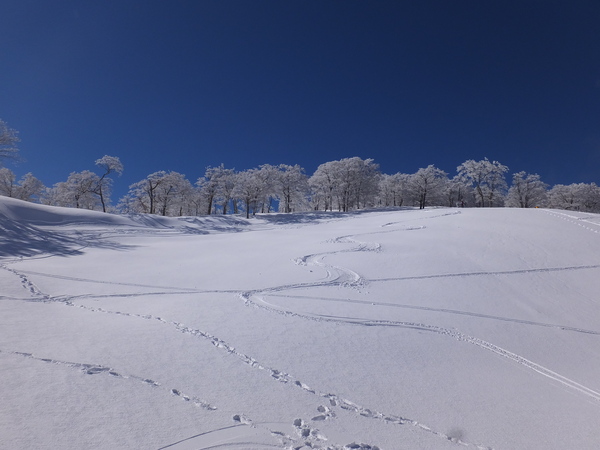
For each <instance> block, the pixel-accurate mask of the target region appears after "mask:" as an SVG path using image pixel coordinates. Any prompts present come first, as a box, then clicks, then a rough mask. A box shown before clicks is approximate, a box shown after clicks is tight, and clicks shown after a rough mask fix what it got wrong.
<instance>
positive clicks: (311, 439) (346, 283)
mask: <svg viewBox="0 0 600 450" xmlns="http://www.w3.org/2000/svg"><path fill="white" fill-rule="evenodd" d="M544 211H545V212H546V213H548V214H552V215H554V216H557V217H559V218H562V219H564V220H569V221H571V222H573V223H574V224H577V225H579V226H582V227H584V228H586V229H588V230H590V231H592V232H594V233H598V232H600V224H597V223H594V222H590V221H587V220H586V219H585V218H580V217H576V216H571V215H569V214H566V213H558V212H555V211H547V210H544ZM460 213H461V212H460V211H453V212H450V213H442V214H436V215H432V216H430V217H426V218H420V219H410V220H411V221H413V220H425V219H434V218H437V217H443V216H447V215H453V214H460ZM407 221H408V220H407ZM405 222H406V221H397V222H390V223H386V224H384V225H382V227H392V226H396V227H397V226H401V224H402V223H405ZM589 225H593V226H594V227H597V228H591V227H590V226H589ZM422 229H425V226H414V227H405V228H401V229H397V228H394V229H391V230H385V231H383V230H382V231H378V232H368V233H360V234H354V235H346V236H339V237H336V238H334V239H332V240H330V241H329V242H332V243H340V244H351V245H354V247H351V248H349V249H345V250H340V251H332V252H323V253H317V254H311V255H305V256H301V257H299V258H297V259H296V260H295V261H294V262H295V263H296V264H299V265H307V266H308V265H313V266H319V267H322V268H324V269H325V270H326V274H327V275H326V278H325V279H324V280H323V281H318V282H314V283H298V284H290V285H282V286H276V287H270V288H266V289H260V290H252V291H247V292H242V293H240V292H239V291H237V290H236V291H231V290H211V291H207V290H197V289H191V288H183V287H165V286H150V285H142V284H134V283H119V282H108V281H97V280H88V279H81V278H74V277H66V276H59V275H50V274H44V273H40V272H32V271H22V272H20V271H17V270H15V269H13V268H11V267H8V264H12V263H15V262H18V261H20V260H15V261H10V262H7V263H4V264H0V269H3V270H6V271H8V272H10V273H12V274H13V275H15V276H17V277H19V279H20V282H21V285H22V287H23V288H24V289H26V290H27V291H28V293H29V295H30V298H29V299H14V300H29V301H38V302H61V303H63V304H65V305H67V306H72V307H79V308H82V309H85V310H88V311H91V312H97V313H104V314H115V315H122V316H128V317H131V318H137V319H143V320H155V321H159V322H161V323H163V324H165V325H170V326H172V327H174V329H176V330H177V331H179V332H181V333H185V334H188V335H192V336H195V337H198V338H200V339H202V340H205V341H208V342H210V343H211V344H212V345H213V346H215V347H216V348H218V349H220V350H222V351H225V352H226V353H227V354H229V355H231V356H234V357H236V358H238V359H239V360H241V361H242V362H243V363H245V364H247V365H249V366H251V367H253V368H256V369H258V370H261V371H264V372H266V373H268V374H269V376H270V377H271V378H272V379H273V380H275V381H278V382H281V383H286V384H289V385H290V386H293V387H296V388H298V389H301V390H302V391H304V392H306V393H308V394H310V395H314V396H317V397H320V398H322V399H323V400H324V403H325V404H324V405H320V406H319V407H318V408H317V414H316V415H315V416H314V417H312V418H311V419H310V420H309V421H308V422H307V421H304V420H302V419H296V420H295V421H294V424H293V425H294V428H295V430H296V436H290V435H288V434H286V433H284V432H280V431H276V430H271V429H269V431H270V433H271V434H272V435H273V436H276V437H278V439H280V443H281V445H283V446H284V448H288V447H289V446H290V445H294V444H297V443H299V442H302V443H305V442H306V443H308V444H310V446H311V447H312V448H327V449H332V450H337V449H350V448H353V449H372V450H376V449H377V447H376V446H370V445H368V444H356V443H352V444H347V445H345V446H336V445H333V446H332V445H331V444H325V443H324V442H325V441H326V437H325V436H323V435H322V434H320V432H319V430H318V429H317V428H314V427H312V426H310V424H312V423H313V422H314V423H319V422H321V421H325V420H332V419H335V417H336V408H339V409H342V410H346V411H349V412H352V413H355V414H357V415H359V416H361V417H365V418H370V419H376V420H381V421H384V422H385V423H391V424H397V425H412V426H414V427H417V428H419V429H421V430H423V431H425V432H428V433H431V434H433V435H436V436H438V437H440V438H442V439H445V440H449V441H451V442H455V443H457V444H461V445H463V446H467V447H474V448H477V449H480V450H492V448H491V447H487V446H484V445H481V444H477V443H468V442H463V441H461V440H459V439H457V438H455V437H452V436H449V435H447V434H445V433H441V432H439V431H435V430H433V429H431V428H430V427H428V426H427V425H425V424H421V423H419V422H417V421H415V420H412V419H408V418H405V417H402V416H398V415H390V414H385V413H382V412H379V411H376V410H373V409H370V408H366V407H363V406H360V405H357V404H356V403H354V402H352V401H350V400H348V399H345V398H343V397H341V396H338V395H336V394H333V393H326V392H320V391H318V390H316V389H313V388H311V387H310V386H308V385H306V384H305V383H303V382H301V381H300V380H297V379H296V378H295V377H294V376H292V375H291V374H288V373H285V372H283V371H280V370H277V369H275V368H271V367H268V366H267V365H264V364H262V363H260V362H259V361H257V360H256V359H254V358H252V357H251V356H249V355H246V354H244V353H242V352H240V351H238V350H236V349H235V347H233V346H232V345H230V344H228V343H227V342H225V341H223V340H221V339H219V338H218V337H216V336H213V335H211V334H209V333H207V332H204V331H202V330H198V329H194V328H191V327H188V326H186V325H184V324H182V323H180V322H167V321H165V320H164V319H162V318H160V317H155V316H152V315H143V314H133V313H125V312H120V311H109V310H105V309H102V308H92V307H87V306H84V305H76V304H75V303H73V301H74V300H76V299H78V298H106V297H132V296H140V295H173V294H187V295H189V294H193V293H234V292H235V293H237V294H239V295H240V297H241V298H242V299H243V300H244V302H245V304H246V305H250V306H254V307H257V308H260V309H263V310H265V311H267V312H270V313H274V314H279V315H285V316H292V317H297V318H300V319H303V320H311V321H319V322H324V323H340V324H348V325H353V326H387V327H401V328H408V329H415V330H421V331H429V332H432V333H436V334H440V335H445V336H448V337H450V338H453V339H455V340H457V341H461V342H466V343H469V344H473V345H476V346H478V347H479V348H482V349H484V350H488V351H491V352H493V353H495V354H498V355H500V356H503V357H505V358H507V359H508V360H511V361H513V362H515V363H517V364H520V365H522V366H524V367H526V368H528V369H530V370H532V371H535V372H537V373H539V374H541V375H543V376H545V377H547V378H550V379H552V380H554V381H556V382H558V383H561V384H562V385H564V386H566V387H568V388H570V389H572V390H575V391H577V392H579V393H581V394H583V395H585V396H587V397H588V398H591V399H594V400H596V401H600V393H599V392H597V391H595V390H592V389H590V388H587V387H586V386H583V385H581V384H580V383H577V382H576V381H574V380H571V379H569V378H567V377H564V376H562V375H560V374H558V373H556V372H554V371H552V370H550V369H548V368H546V367H543V366H541V365H539V364H537V363H535V362H533V361H530V360H528V359H526V358H524V357H522V356H520V355H518V354H515V353H513V352H510V351H509V350H506V349H504V348H501V347H499V346H497V345H494V344H492V343H490V342H487V341H484V340H482V339H479V338H476V337H474V336H469V335H466V334H464V333H461V332H460V331H458V330H456V329H447V328H443V327H438V326H434V325H428V324H423V323H416V322H403V321H389V320H365V319H361V318H351V317H333V316H325V315H318V314H309V313H297V312H293V311H289V310H285V309H283V308H280V307H277V306H275V305H271V304H269V303H267V302H266V301H265V300H264V298H263V297H262V296H263V295H268V294H273V293H281V292H284V291H290V290H295V289H305V288H311V287H319V286H337V287H347V288H353V289H358V290H360V289H361V288H362V287H364V286H365V285H366V284H367V283H370V282H384V281H401V280H409V279H420V278H441V277H464V276H486V275H512V274H525V273H532V272H551V271H562V270H582V269H593V268H594V269H595V268H598V267H600V265H588V266H576V267H559V268H545V269H528V270H515V271H503V272H477V273H460V274H440V275H429V276H421V277H398V278H387V279H372V280H366V279H364V278H363V277H361V276H360V275H359V274H358V273H356V272H354V271H352V270H351V269H349V268H344V267H340V266H334V265H330V264H327V263H325V262H324V259H325V258H326V257H327V256H331V255H334V254H339V253H351V252H363V251H366V252H378V251H380V250H381V245H380V244H378V243H374V242H363V241H359V240H357V239H356V237H357V236H362V235H373V234H379V233H386V232H399V231H411V230H422ZM28 274H29V275H36V276H45V277H51V278H59V279H67V280H70V281H80V282H86V283H89V282H96V283H102V284H109V285H123V286H132V287H142V288H147V289H161V291H160V292H158V291H153V292H140V293H130V294H110V295H93V294H91V295H79V296H54V297H52V296H50V295H48V294H46V293H44V292H42V291H41V290H40V289H39V288H38V287H37V286H36V285H35V284H34V283H33V282H32V281H30V280H29V278H28V277H27V275H28ZM329 300H333V301H336V300H335V299H329ZM346 301H350V300H346ZM357 302H358V301H357ZM388 306H389V305H388ZM399 306H400V307H402V305H399ZM407 307H408V306H407ZM414 308H417V307H414ZM417 309H427V308H417ZM441 311H442V312H450V313H455V314H470V313H468V312H461V311H453V310H441ZM482 317H486V318H494V319H500V320H513V319H507V318H497V317H493V316H486V315H482ZM514 321H517V322H519V321H518V320H514ZM520 322H522V323H525V324H531V325H540V326H552V327H557V328H561V329H564V330H568V331H577V332H584V333H590V334H600V332H596V331H590V330H581V329H577V328H572V327H561V326H559V325H552V324H540V323H536V322H529V321H520ZM0 353H4V354H11V355H15V356H20V357H25V358H29V359H33V360H36V361H40V362H45V363H52V364H56V365H58V366H65V367H70V368H73V369H77V370H80V371H82V372H83V373H85V374H87V375H95V374H105V375H107V376H111V377H115V378H119V379H124V380H125V379H131V380H134V381H138V382H143V383H145V384H147V385H149V386H151V387H154V388H159V387H160V386H161V384H160V383H158V382H155V381H153V380H150V379H147V378H144V377H140V376H136V375H124V374H121V373H120V372H118V371H116V370H114V369H112V368H110V367H107V366H103V365H96V364H87V363H74V362H68V361H60V360H54V359H49V358H41V357H37V356H34V355H33V354H31V353H26V352H17V351H7V350H0ZM168 391H169V392H170V393H171V395H173V396H174V397H179V398H181V399H182V400H184V401H186V402H190V404H193V405H195V406H198V407H202V408H204V409H206V410H210V411H212V410H216V409H217V408H216V407H215V406H212V405H211V404H209V403H208V402H205V401H203V400H201V399H199V398H198V397H196V396H192V395H187V394H184V393H182V392H181V391H180V390H179V389H175V388H170V389H168ZM233 420H234V422H235V423H243V424H247V425H251V426H253V427H257V426H258V427H260V426H262V425H261V424H256V423H253V422H252V421H251V419H248V418H247V417H245V416H243V415H235V416H234V417H233ZM213 431H217V430H213ZM208 433H211V432H207V433H202V434H203V435H204V434H208ZM198 436H199V435H198ZM194 437H196V436H193V437H192V438H194ZM192 438H187V439H184V440H183V441H186V440H188V439H192ZM183 441H179V442H183ZM179 442H177V443H175V444H178V443H179ZM175 444H170V445H168V446H166V447H162V448H168V447H171V446H173V445H175Z"/></svg>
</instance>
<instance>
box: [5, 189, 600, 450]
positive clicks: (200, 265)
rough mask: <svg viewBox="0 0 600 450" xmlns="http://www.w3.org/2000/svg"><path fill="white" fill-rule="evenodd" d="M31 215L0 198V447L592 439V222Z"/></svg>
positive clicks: (399, 215) (505, 214)
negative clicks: (2, 238) (1, 237)
mask: <svg viewBox="0 0 600 450" xmlns="http://www.w3.org/2000/svg"><path fill="white" fill-rule="evenodd" d="M31 206H32V209H29V205H28V204H23V203H21V202H16V201H14V200H11V199H4V198H1V199H0V226H2V227H3V228H4V229H7V230H17V231H19V230H21V231H23V230H24V233H20V234H19V235H20V236H21V237H20V239H21V242H17V241H14V240H13V241H12V242H7V243H5V245H4V246H2V245H0V255H1V256H0V258H1V259H0V264H1V266H0V281H1V282H2V290H1V291H0V312H1V314H0V317H2V319H1V320H2V327H1V328H0V361H2V364H1V365H0V377H1V378H0V379H1V380H3V382H2V383H1V384H0V395H1V397H2V398H3V399H6V400H3V406H2V407H0V430H2V433H1V434H0V447H1V448H17V449H19V448H40V449H43V448H48V449H50V448H82V447H83V448H97V449H108V448H156V449H159V448H172V449H184V448H196V449H198V448H259V449H260V448H311V447H312V448H322V449H326V448H330V449H342V448H363V449H366V448H371V449H374V448H380V449H404V448H406V449H443V448H465V447H466V448H475V449H477V448H478V449H514V448H544V449H563V448H580V449H593V448H596V446H597V442H600V431H599V429H598V427H597V423H598V419H599V418H600V382H599V381H598V378H597V373H598V370H599V369H600V367H599V364H600V363H599V361H600V358H599V356H600V355H599V352H600V346H599V345H598V339H600V323H599V322H600V314H599V313H600V311H599V309H600V306H599V302H598V300H597V298H598V297H597V292H600V289H599V288H600V285H599V284H600V281H599V277H598V276H597V274H598V271H599V270H600V260H599V259H598V255H599V254H600V252H599V250H600V233H598V230H599V229H600V227H599V226H598V224H600V220H599V219H598V216H595V215H590V214H578V213H571V212H569V213H566V212H563V211H544V210H513V209H489V210H488V209H486V210H480V209H462V210H457V209H431V210H424V211H418V210H409V209H404V210H398V211H373V212H360V213H354V214H331V215H330V214H306V215H274V216H261V217H259V218H256V219H250V220H248V221H246V220H244V219H239V218H233V217H232V218H212V217H211V218H197V219H180V220H178V219H161V218H152V217H150V218H143V217H132V218H126V217H113V216H110V215H102V214H98V213H91V212H86V211H77V210H75V211H74V210H63V209H57V208H45V207H42V206H40V205H31ZM2 214H3V215H4V216H2ZM62 216H64V217H62ZM38 230H39V231H40V232H43V233H46V237H47V239H45V240H42V241H39V242H36V243H35V245H33V246H31V247H28V246H27V245H26V239H27V238H28V237H31V238H35V236H36V233H37V231H38ZM14 235H15V234H12V235H11V236H14ZM2 249H5V251H4V252H2ZM32 249H33V250H34V251H32ZM219 446H220V447H219Z"/></svg>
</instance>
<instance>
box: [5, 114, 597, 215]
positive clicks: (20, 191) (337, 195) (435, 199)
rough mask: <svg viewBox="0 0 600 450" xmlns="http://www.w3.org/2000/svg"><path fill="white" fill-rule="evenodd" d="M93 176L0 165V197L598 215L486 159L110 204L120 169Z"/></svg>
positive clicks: (359, 167)
mask: <svg viewBox="0 0 600 450" xmlns="http://www.w3.org/2000/svg"><path fill="white" fill-rule="evenodd" d="M17 142H18V137H17V133H16V132H15V131H14V130H12V129H10V128H9V127H8V126H7V125H6V124H5V123H4V122H3V121H2V120H0V160H2V159H6V158H14V157H16V155H17V152H18V150H17V148H16V143H17ZM95 166H96V171H90V170H84V171H82V172H72V173H71V174H70V175H69V177H68V178H67V180H66V181H62V182H59V183H56V184H55V185H54V186H52V187H46V186H44V185H43V183H42V182H41V181H40V180H38V179H37V178H36V177H34V176H33V174H31V173H28V174H26V175H25V176H23V177H22V178H21V179H20V180H17V179H16V177H15V174H14V173H13V172H12V171H11V170H9V169H8V168H0V195H4V196H8V197H13V198H18V199H21V200H25V201H30V202H39V203H42V204H45V205H52V206H65V207H73V208H84V209H90V210H98V211H105V212H106V211H111V212H118V213H144V214H157V215H162V216H196V215H210V214H229V213H232V214H241V213H244V214H245V215H246V217H250V215H254V214H256V213H269V212H275V211H277V212H284V213H290V212H299V211H341V212H347V211H352V210H357V209H363V208H377V207H400V206H411V207H419V208H425V207H427V206H447V207H503V206H507V207H519V208H533V207H549V208H557V209H567V210H577V211H586V212H600V187H598V186H597V185H596V184H595V183H589V184H586V183H575V184H571V185H562V184H558V185H555V186H553V187H552V188H550V187H549V185H548V184H546V183H544V182H543V181H542V180H541V178H540V176H539V175H537V174H528V173H525V172H517V173H513V174H512V179H511V183H510V186H509V184H508V183H507V176H508V172H509V170H508V167H506V166H505V165H503V164H501V163H499V162H498V161H489V160H488V159H487V158H484V159H483V160H480V161H475V160H468V161H465V162H463V163H462V164H460V165H459V166H458V167H457V169H456V174H455V175H454V176H452V177H450V176H449V174H448V173H446V172H444V171H443V170H441V169H439V168H437V167H435V166H433V165H429V166H427V167H425V168H421V169H419V170H418V171H417V172H415V173H412V174H407V173H396V174H393V175H388V174H384V173H381V171H380V169H379V165H378V164H376V163H375V162H374V161H373V160H372V159H362V158H359V157H353V158H343V159H340V160H338V161H329V162H326V163H323V164H321V165H320V166H319V167H318V168H317V170H316V171H315V172H314V173H313V174H312V175H310V176H309V175H307V174H306V173H305V170H304V169H303V168H302V167H300V166H299V165H287V164H279V165H271V164H263V165H261V166H259V167H256V168H252V169H248V170H243V171H236V170H235V169H233V168H226V167H224V165H223V164H221V165H220V166H217V167H207V168H206V170H205V172H204V175H203V176H201V177H200V178H198V179H197V180H196V181H195V182H194V183H192V182H190V181H189V180H188V179H187V178H186V177H185V175H183V174H181V173H178V172H174V171H170V172H166V171H158V172H154V173H152V174H150V175H148V176H147V177H146V178H144V179H143V180H140V181H138V182H136V183H133V184H132V185H131V186H129V190H128V192H127V194H126V195H125V196H124V197H122V198H121V199H119V201H118V202H117V204H116V205H114V206H113V205H112V203H111V188H112V184H113V178H112V176H113V175H115V174H116V175H120V174H121V173H122V172H123V170H124V167H123V164H122V163H121V161H120V159H119V158H118V157H116V156H108V155H105V156H103V157H102V158H100V159H98V160H96V161H95Z"/></svg>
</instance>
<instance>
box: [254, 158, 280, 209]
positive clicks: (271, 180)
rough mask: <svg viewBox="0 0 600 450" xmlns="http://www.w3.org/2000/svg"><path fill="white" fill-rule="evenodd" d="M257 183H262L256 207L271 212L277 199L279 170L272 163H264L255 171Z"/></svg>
mask: <svg viewBox="0 0 600 450" xmlns="http://www.w3.org/2000/svg"><path fill="white" fill-rule="evenodd" d="M254 176H255V177H256V179H257V183H258V184H259V185H260V193H259V196H258V198H257V204H256V208H257V211H256V212H258V210H260V212H261V213H270V212H271V211H272V210H273V206H274V203H275V200H276V199H277V193H276V191H277V183H278V181H279V170H278V168H277V167H275V166H273V165H271V164H262V165H261V166H260V167H259V168H258V170H255V171H254Z"/></svg>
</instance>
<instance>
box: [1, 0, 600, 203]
mask: <svg viewBox="0 0 600 450" xmlns="http://www.w3.org/2000/svg"><path fill="white" fill-rule="evenodd" d="M599 24H600V2H599V1H597V0H592V1H580V0H569V1H566V0H560V1H553V0H517V1H511V0H486V1H482V0H456V1H448V0H418V1H415V0H407V1H403V0H396V1H377V0H368V1H367V0H362V1H355V0H343V1H342V0H339V1H328V0H315V1H313V0H302V1H301V0H252V1H251V0H240V1H237V0H210V1H203V0H195V1H192V0H187V1H184V0H172V1H166V0H161V1H157V0H103V1H97V0H95V1H88V0H71V1H68V0H53V1H46V0H38V1H33V0H0V64H1V65H0V118H2V119H3V120H4V121H6V122H7V123H8V124H9V125H10V126H11V127H12V128H15V129H17V130H18V131H19V132H20V137H21V140H22V142H21V143H20V148H21V156H22V157H23V158H24V159H25V160H26V161H25V162H23V163H21V164H19V165H12V164H7V166H8V167H9V168H11V169H12V170H13V171H15V172H16V173H17V174H18V175H19V176H20V175H23V174H24V173H26V172H33V174H34V175H36V176H37V177H38V178H40V179H41V180H42V181H43V182H44V183H45V184H46V185H49V186H50V185H52V184H54V183H56V182H58V181H64V180H65V179H66V178H67V176H68V175H69V173H70V172H72V171H81V170H85V169H89V170H94V169H95V167H94V161H95V160H96V159H98V158H100V157H102V156H103V155H105V154H108V155H112V156H118V157H120V158H121V161H122V162H123V163H124V165H125V172H124V174H123V176H122V177H121V178H120V179H116V180H115V181H116V183H115V195H114V196H113V201H114V202H116V200H117V198H115V197H119V196H121V195H122V194H123V193H125V192H126V191H127V187H128V186H129V184H131V183H134V182H136V181H139V180H141V179H143V178H145V177H146V176H147V175H148V174H150V173H152V172H155V171H157V170H175V171H178V172H182V173H184V174H185V175H186V176H187V177H188V179H190V181H192V182H195V181H196V179H197V178H198V177H199V176H201V175H203V173H204V170H205V168H206V166H208V165H213V166H214V165H218V164H220V163H224V164H225V166H226V167H231V168H236V169H238V170H243V169H248V168H251V167H256V166H258V165H260V164H264V163H270V164H279V163H286V164H300V165H301V166H303V167H304V168H305V169H306V171H307V173H308V174H309V175H310V174H312V172H314V170H315V169H316V168H317V166H318V165H319V164H321V163H324V162H327V161H331V160H335V159H340V158H345V157H352V156H360V157H362V158H373V159H374V160H375V161H376V162H377V163H379V164H380V166H381V169H382V171H383V172H385V173H396V172H405V173H413V172H415V171H416V170H417V169H419V168H420V167H426V166H427V165H429V164H434V165H436V166H437V167H439V168H441V169H443V170H445V171H447V172H449V173H450V175H454V173H455V170H456V166H458V165H459V164H460V163H462V162H463V161H465V160H467V159H482V158H484V157H488V158H489V159H490V160H499V161H500V162H502V163H503V164H505V165H507V166H508V167H509V169H510V173H513V172H517V171H520V170H525V171H527V172H533V173H539V174H540V175H541V176H542V179H543V180H545V181H546V182H548V183H550V184H557V183H563V184H569V183H573V182H592V181H593V182H596V183H600V25H599Z"/></svg>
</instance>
